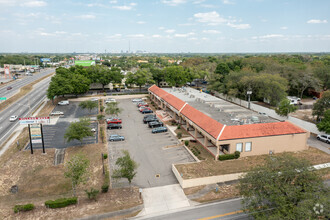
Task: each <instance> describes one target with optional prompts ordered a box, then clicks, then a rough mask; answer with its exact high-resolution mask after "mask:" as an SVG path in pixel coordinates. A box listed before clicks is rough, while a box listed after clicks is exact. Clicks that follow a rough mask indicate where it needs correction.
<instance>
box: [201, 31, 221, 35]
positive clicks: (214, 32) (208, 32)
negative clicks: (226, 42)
mask: <svg viewBox="0 0 330 220" xmlns="http://www.w3.org/2000/svg"><path fill="white" fill-rule="evenodd" d="M203 33H205V34H220V33H221V32H220V31H217V30H203Z"/></svg>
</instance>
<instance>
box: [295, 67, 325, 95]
mask: <svg viewBox="0 0 330 220" xmlns="http://www.w3.org/2000/svg"><path fill="white" fill-rule="evenodd" d="M319 84H320V83H319V80H318V79H317V78H315V77H314V76H313V75H312V74H311V73H309V72H307V71H299V72H298V71H297V72H295V76H294V77H293V79H292V80H291V86H292V87H293V88H295V89H296V90H297V92H298V96H299V97H300V99H302V96H303V94H304V91H305V90H306V89H307V88H314V89H316V90H317V89H318V88H319Z"/></svg>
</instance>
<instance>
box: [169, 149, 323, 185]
mask: <svg viewBox="0 0 330 220" xmlns="http://www.w3.org/2000/svg"><path fill="white" fill-rule="evenodd" d="M288 154H290V155H293V156H295V157H298V158H302V159H306V160H308V161H310V163H311V164H313V165H316V164H322V163H327V162H330V156H329V155H328V154H326V153H324V152H323V151H320V150H318V149H315V148H309V149H308V150H304V151H300V152H296V153H288ZM277 155H280V154H277ZM267 157H269V156H268V155H261V156H251V157H243V158H239V159H236V160H227V161H216V160H214V159H206V160H204V161H202V162H198V163H189V164H179V165H175V167H176V168H177V169H178V171H179V173H181V174H182V175H183V178H184V179H193V178H198V177H206V176H216V175H224V174H229V173H241V172H246V171H248V170H250V169H251V168H253V167H255V166H261V165H263V164H264V163H265V159H266V158H267Z"/></svg>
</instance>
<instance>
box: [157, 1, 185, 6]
mask: <svg viewBox="0 0 330 220" xmlns="http://www.w3.org/2000/svg"><path fill="white" fill-rule="evenodd" d="M186 2H187V0H162V3H164V4H166V5H170V6H177V5H180V4H184V3H186Z"/></svg>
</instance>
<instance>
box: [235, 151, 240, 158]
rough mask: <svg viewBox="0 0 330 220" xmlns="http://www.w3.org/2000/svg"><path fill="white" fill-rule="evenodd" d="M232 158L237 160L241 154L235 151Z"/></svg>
mask: <svg viewBox="0 0 330 220" xmlns="http://www.w3.org/2000/svg"><path fill="white" fill-rule="evenodd" d="M234 156H235V159H238V158H239V157H240V156H241V152H239V151H235V152H234Z"/></svg>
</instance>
